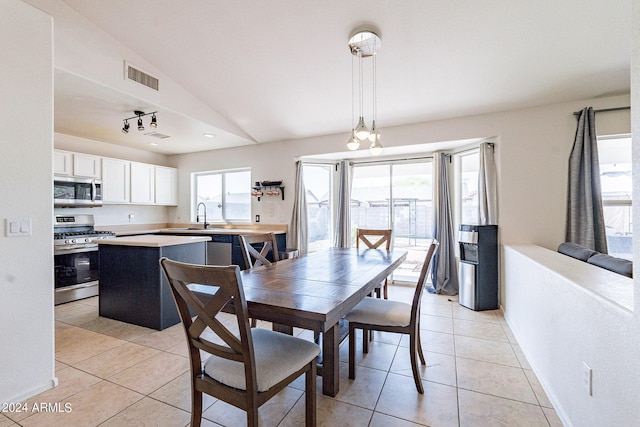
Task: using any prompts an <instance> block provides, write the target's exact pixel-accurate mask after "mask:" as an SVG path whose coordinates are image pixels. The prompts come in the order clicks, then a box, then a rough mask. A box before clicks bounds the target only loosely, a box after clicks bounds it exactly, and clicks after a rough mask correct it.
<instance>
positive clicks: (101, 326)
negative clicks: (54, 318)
mask: <svg viewBox="0 0 640 427" xmlns="http://www.w3.org/2000/svg"><path fill="white" fill-rule="evenodd" d="M120 325H126V323H124V322H120V321H119V320H113V319H109V318H107V317H101V316H97V317H95V318H93V319H91V320H90V321H89V322H86V323H83V324H81V325H78V326H80V327H81V328H83V329H88V330H90V331H93V332H100V333H101V334H104V333H105V332H107V331H109V330H111V329H114V328H117V327H118V326H120Z"/></svg>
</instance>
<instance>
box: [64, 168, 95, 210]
mask: <svg viewBox="0 0 640 427" xmlns="http://www.w3.org/2000/svg"><path fill="white" fill-rule="evenodd" d="M53 206H54V207H56V208H90V207H95V206H102V181H100V180H99V179H93V178H74V177H66V176H56V177H54V178H53Z"/></svg>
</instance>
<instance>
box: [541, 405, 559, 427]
mask: <svg viewBox="0 0 640 427" xmlns="http://www.w3.org/2000/svg"><path fill="white" fill-rule="evenodd" d="M542 412H544V415H545V416H546V417H547V421H549V426H551V427H563V424H562V421H561V420H560V417H558V414H557V413H556V411H555V410H553V409H551V408H542Z"/></svg>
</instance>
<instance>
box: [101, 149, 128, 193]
mask: <svg viewBox="0 0 640 427" xmlns="http://www.w3.org/2000/svg"><path fill="white" fill-rule="evenodd" d="M130 163H131V162H129V161H127V160H120V159H110V158H103V159H102V203H114V204H122V203H129V199H130V198H129V188H130V185H129V184H130V181H131V169H130Z"/></svg>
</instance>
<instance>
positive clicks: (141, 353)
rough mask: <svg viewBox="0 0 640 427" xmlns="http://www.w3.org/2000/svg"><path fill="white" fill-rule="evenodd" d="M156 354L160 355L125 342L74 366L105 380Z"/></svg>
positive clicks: (148, 348)
mask: <svg viewBox="0 0 640 427" xmlns="http://www.w3.org/2000/svg"><path fill="white" fill-rule="evenodd" d="M158 353H160V351H159V350H155V349H153V348H150V347H145V346H142V345H138V344H134V343H130V342H125V343H124V344H123V345H121V346H118V347H116V348H114V349H111V350H108V351H105V352H104V353H100V354H99V355H97V356H94V357H91V358H89V359H86V360H83V361H81V362H78V363H76V365H75V366H76V367H77V368H78V369H82V370H83V371H85V372H88V373H90V374H93V375H95V376H97V377H100V378H104V379H106V378H110V377H112V376H114V375H116V374H118V373H120V372H122V371H124V370H125V369H127V368H130V367H132V366H133V365H136V364H138V363H140V362H142V361H143V360H146V359H148V358H150V357H151V356H154V355H156V354H158Z"/></svg>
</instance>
